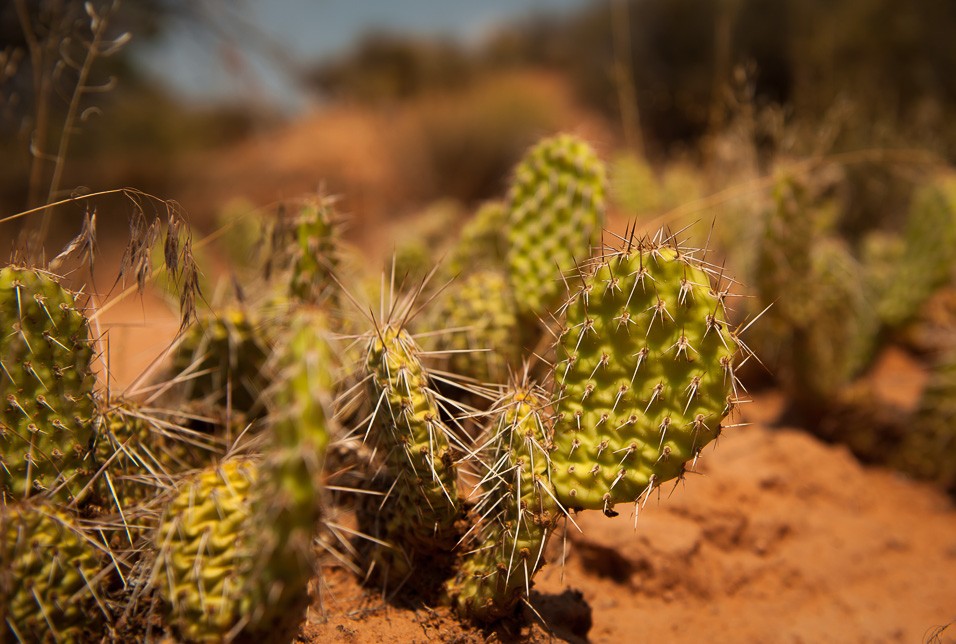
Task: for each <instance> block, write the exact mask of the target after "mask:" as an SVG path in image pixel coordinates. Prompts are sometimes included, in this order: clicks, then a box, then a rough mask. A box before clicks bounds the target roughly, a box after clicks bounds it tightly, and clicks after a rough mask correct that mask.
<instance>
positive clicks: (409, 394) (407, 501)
mask: <svg viewBox="0 0 956 644" xmlns="http://www.w3.org/2000/svg"><path fill="white" fill-rule="evenodd" d="M418 352H419V349H418V346H417V345H416V343H415V341H414V340H413V339H412V338H411V336H410V335H409V334H408V333H407V332H406V331H405V330H404V329H400V328H395V327H393V326H391V325H386V326H385V327H384V328H382V329H380V330H379V331H378V332H377V333H376V335H375V336H374V338H373V339H372V340H371V342H370V344H369V348H368V359H367V363H366V364H367V368H368V371H369V373H370V374H371V376H372V377H371V379H370V382H371V392H370V396H371V405H372V406H373V407H374V409H375V412H374V418H373V421H372V422H373V425H374V426H373V427H371V428H370V430H369V442H370V443H371V444H372V445H374V446H375V447H376V448H377V449H378V450H379V451H380V452H382V453H384V454H385V458H386V463H387V470H388V473H389V476H390V477H391V478H392V479H393V480H394V482H395V484H394V487H393V489H392V491H391V495H390V498H388V499H387V500H386V507H387V506H392V507H394V508H400V509H401V510H400V511H397V512H392V513H390V516H389V519H388V525H387V526H386V527H385V536H386V538H387V539H389V540H390V541H392V542H393V545H394V546H395V548H396V549H397V550H400V551H403V552H402V553H401V554H404V555H407V556H408V557H413V556H414V553H415V552H434V551H436V550H437V551H442V550H445V551H448V550H450V549H451V548H452V547H453V546H454V544H455V542H456V541H457V539H458V536H457V532H456V529H455V521H456V520H457V519H458V518H459V513H460V502H459V499H458V482H457V467H456V465H455V457H454V455H453V452H452V445H451V442H450V437H451V432H450V430H449V429H448V428H447V427H446V426H445V423H444V422H443V421H442V419H441V413H440V411H439V409H438V404H437V402H436V398H435V394H434V393H433V392H432V391H431V390H430V389H429V383H428V376H427V374H426V372H425V369H424V367H423V366H422V364H421V361H420V360H419V357H418ZM400 560H401V557H399V558H396V560H395V561H396V563H397V562H399V561H400ZM395 572H396V573H399V574H400V571H395Z"/></svg>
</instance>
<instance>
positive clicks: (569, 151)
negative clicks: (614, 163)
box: [507, 134, 606, 315]
mask: <svg viewBox="0 0 956 644" xmlns="http://www.w3.org/2000/svg"><path fill="white" fill-rule="evenodd" d="M605 183H606V180H605V170H604V164H603V163H602V162H601V160H600V159H598V157H597V155H596V154H595V153H594V150H592V149H591V147H590V146H588V144H586V143H584V142H583V141H581V140H579V139H577V138H575V137H573V136H570V135H568V134H561V135H558V136H556V137H553V138H550V139H545V140H544V141H542V142H540V143H538V144H537V145H536V146H535V147H534V148H532V149H531V150H530V151H529V152H528V154H527V155H525V157H524V159H523V160H522V161H521V163H520V164H518V167H517V168H516V169H515V173H514V179H513V182H512V185H511V190H510V192H509V194H508V200H509V205H508V208H509V221H508V224H507V234H508V269H509V271H510V274H511V285H512V288H513V289H514V293H515V301H516V302H517V304H518V307H519V310H520V311H521V312H522V313H523V314H527V315H536V314H537V315H540V314H542V312H543V311H544V310H545V309H547V308H548V307H549V306H550V305H551V304H553V303H554V302H555V301H556V300H557V298H558V297H559V296H560V293H561V274H562V273H563V272H564V271H568V270H571V269H573V268H574V266H575V262H579V261H582V260H583V259H585V258H587V257H589V256H590V254H591V253H590V251H591V245H592V244H593V243H594V242H595V241H596V240H595V236H596V235H597V234H598V232H599V231H600V230H601V226H602V225H603V219H604V193H605Z"/></svg>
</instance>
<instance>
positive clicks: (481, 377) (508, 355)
mask: <svg viewBox="0 0 956 644" xmlns="http://www.w3.org/2000/svg"><path fill="white" fill-rule="evenodd" d="M442 327H444V328H445V329H446V331H445V332H444V333H441V334H437V335H435V336H433V340H434V348H435V349H436V350H437V351H440V352H446V353H445V354H444V358H445V359H446V362H447V365H448V371H451V372H452V373H455V374H457V375H459V376H463V377H466V378H473V379H475V380H477V381H479V382H489V383H497V382H504V381H506V380H507V378H508V368H509V366H513V365H514V364H515V363H516V362H517V360H518V354H519V353H520V350H521V346H520V344H519V340H518V338H519V335H520V334H519V325H518V317H517V314H516V311H515V304H514V301H513V300H512V297H511V289H510V288H509V287H508V281H507V279H506V278H505V276H504V275H502V274H501V273H499V272H496V271H491V270H486V271H480V272H476V273H472V274H471V275H469V276H468V277H465V278H463V279H461V280H457V281H454V282H452V283H451V284H450V285H449V286H448V288H446V289H445V291H443V292H442V293H441V294H440V296H439V301H438V302H437V303H436V305H435V306H433V307H432V309H431V311H430V312H429V313H428V314H427V317H426V319H425V322H424V324H423V331H424V330H426V328H427V330H429V331H431V330H434V329H440V328H442Z"/></svg>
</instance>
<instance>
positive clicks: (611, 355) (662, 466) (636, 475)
mask: <svg viewBox="0 0 956 644" xmlns="http://www.w3.org/2000/svg"><path fill="white" fill-rule="evenodd" d="M711 277H712V275H711V271H709V270H708V269H707V268H706V267H705V266H704V265H703V264H701V263H700V262H698V261H695V260H694V259H693V258H692V256H691V255H690V254H688V253H687V252H686V251H685V250H684V249H679V248H675V247H671V246H668V245H664V244H658V243H655V242H652V241H648V240H644V241H642V242H641V243H640V244H638V245H636V246H635V245H631V244H629V247H628V248H626V249H625V250H623V251H621V252H618V253H613V254H607V255H605V256H603V257H601V258H599V259H597V260H595V261H594V262H593V263H592V264H591V265H589V266H588V267H587V268H586V271H585V272H583V274H582V275H580V276H579V277H577V278H575V279H574V280H573V281H572V283H573V284H577V285H579V288H577V289H576V290H575V291H574V292H573V294H572V295H571V296H570V298H569V300H568V302H567V305H566V307H565V323H564V328H563V330H562V333H561V336H560V339H559V341H558V346H557V352H558V359H557V362H556V364H555V368H554V393H553V397H554V407H555V411H556V413H557V419H556V425H555V435H554V443H555V451H554V452H553V453H552V456H551V458H552V463H553V468H552V475H551V480H552V482H553V483H554V485H555V490H556V492H557V497H558V500H559V501H560V502H561V503H562V505H564V506H565V507H568V508H584V509H601V510H604V512H605V513H606V514H609V515H611V514H613V510H612V509H611V508H612V507H613V506H614V504H616V503H621V502H631V503H635V502H640V501H641V499H643V498H646V497H647V496H648V495H649V494H650V492H651V491H652V490H654V489H655V488H656V487H657V486H659V485H661V484H662V483H663V482H664V481H667V480H669V479H673V478H675V477H679V476H681V475H682V473H683V472H684V467H685V462H687V461H689V460H691V459H695V458H696V457H697V455H698V454H699V452H700V450H701V449H702V448H703V447H704V446H705V445H706V444H707V443H709V442H710V441H711V440H713V439H714V438H716V437H717V435H718V433H719V432H720V429H721V425H720V423H721V421H722V419H723V418H724V417H725V416H726V415H727V413H728V412H729V411H730V410H731V408H732V407H733V404H734V401H735V400H736V399H737V396H738V393H739V392H738V390H737V381H736V378H735V376H734V370H733V369H734V360H735V358H736V354H737V352H738V343H737V342H736V340H735V337H734V334H733V333H732V332H731V331H730V330H729V328H728V325H727V322H726V317H725V311H724V299H725V297H726V293H725V292H717V293H715V292H714V290H713V289H712V285H711ZM724 286H726V284H725V285H724Z"/></svg>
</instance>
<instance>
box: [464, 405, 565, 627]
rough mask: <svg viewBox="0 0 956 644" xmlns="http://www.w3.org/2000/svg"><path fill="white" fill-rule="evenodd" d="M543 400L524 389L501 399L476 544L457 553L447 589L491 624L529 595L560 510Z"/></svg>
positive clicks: (468, 612) (479, 508)
mask: <svg viewBox="0 0 956 644" xmlns="http://www.w3.org/2000/svg"><path fill="white" fill-rule="evenodd" d="M542 411H543V403H542V398H541V397H539V396H537V395H535V393H534V391H532V390H530V389H528V388H521V389H518V390H517V391H514V392H512V393H511V394H510V395H509V396H507V397H506V398H505V404H504V405H502V406H501V408H500V410H499V416H498V422H497V423H496V424H495V425H493V427H492V429H493V431H494V435H493V437H492V438H491V441H492V442H493V444H494V450H493V453H492V454H491V458H490V460H489V463H490V470H491V471H490V472H488V473H487V474H486V475H485V477H484V480H483V488H484V490H483V494H482V498H481V501H480V502H479V503H478V505H477V507H476V508H475V511H476V513H477V514H479V515H481V518H482V523H481V525H480V527H479V529H478V536H477V539H476V541H477V542H478V544H479V545H478V547H476V548H475V549H473V550H471V551H470V552H468V553H466V554H464V555H463V556H462V563H461V565H460V566H459V571H458V574H457V576H456V577H455V578H454V579H453V580H452V581H450V582H449V583H448V585H447V590H448V593H449V595H450V596H451V597H452V600H453V602H454V605H455V607H456V608H457V610H458V611H459V612H460V613H462V614H463V615H466V616H469V617H471V618H472V619H475V620H477V621H480V622H489V621H493V620H495V619H498V618H501V617H504V616H506V615H508V614H509V613H511V612H512V611H513V609H514V608H515V606H516V605H517V604H518V602H519V601H520V600H521V599H522V598H527V597H528V592H529V589H530V587H531V578H532V576H533V575H534V574H535V572H536V571H537V570H538V569H539V568H540V567H541V566H542V565H543V564H544V548H545V545H546V544H547V540H548V537H550V536H551V533H552V532H553V530H554V527H555V525H556V523H557V520H558V518H559V517H560V516H561V514H562V510H561V508H560V506H559V505H558V503H557V501H556V500H555V498H554V492H553V491H552V489H551V461H550V458H549V453H550V450H551V439H550V431H549V428H548V426H547V421H546V419H545V417H544V416H543V415H542Z"/></svg>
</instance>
